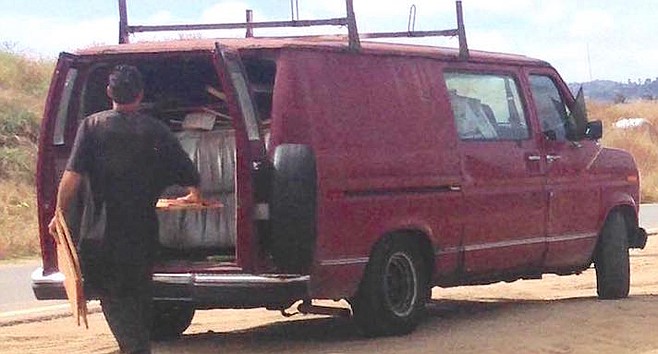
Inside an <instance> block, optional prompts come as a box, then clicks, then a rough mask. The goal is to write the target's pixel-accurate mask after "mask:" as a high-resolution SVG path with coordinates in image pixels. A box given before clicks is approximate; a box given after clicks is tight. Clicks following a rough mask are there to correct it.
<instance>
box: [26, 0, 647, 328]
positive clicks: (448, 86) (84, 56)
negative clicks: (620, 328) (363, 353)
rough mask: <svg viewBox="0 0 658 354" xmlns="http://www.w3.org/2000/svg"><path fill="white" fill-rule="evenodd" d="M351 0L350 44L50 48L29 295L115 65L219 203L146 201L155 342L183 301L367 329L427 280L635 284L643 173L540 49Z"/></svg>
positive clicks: (407, 324)
mask: <svg viewBox="0 0 658 354" xmlns="http://www.w3.org/2000/svg"><path fill="white" fill-rule="evenodd" d="M347 5H348V6H347V8H348V17H346V19H344V21H345V23H346V24H348V27H349V28H350V33H349V36H348V37H345V36H324V37H323V36H314V37H298V38H255V37H249V38H243V39H190V40H173V41H158V42H140V43H122V44H118V45H110V46H100V47H94V48H88V49H83V50H80V51H78V52H77V53H75V54H68V53H62V54H61V56H60V58H59V61H58V63H57V67H56V69H55V72H54V75H53V79H52V84H51V87H50V91H49V95H48V99H47V103H46V108H45V113H44V117H43V123H42V128H41V135H40V141H39V144H40V146H39V147H40V150H39V156H38V171H37V184H38V186H37V188H38V205H39V226H40V237H41V248H42V256H43V267H41V268H39V269H37V270H35V271H34V273H33V274H32V282H33V288H34V293H35V295H36V297H37V298H39V299H55V298H65V294H64V291H63V287H62V283H63V275H62V273H60V272H59V270H58V265H57V257H56V245H55V243H54V241H53V239H52V238H51V237H50V236H49V235H48V227H47V225H48V221H49V220H50V219H51V217H52V215H53V213H54V206H55V198H56V189H57V185H58V181H59V179H60V177H61V175H62V172H63V169H64V166H65V163H66V161H67V158H68V157H69V154H70V151H71V147H72V145H73V140H74V138H75V136H74V135H75V132H76V128H77V126H78V125H79V124H80V122H81V121H82V120H83V119H84V118H85V117H86V116H88V115H90V114H92V113H95V112H98V111H101V110H106V109H110V108H111V102H110V101H109V99H108V98H107V97H106V94H105V86H106V79H107V76H108V73H109V70H110V69H111V68H112V67H113V66H115V65H117V64H119V63H125V64H132V65H135V66H137V67H138V68H139V70H140V71H141V72H142V73H143V75H144V78H145V95H144V103H143V110H144V111H146V112H149V113H150V114H152V115H153V116H155V117H157V118H158V119H160V120H161V121H162V122H164V123H165V124H166V125H167V126H169V127H170V128H171V130H172V131H173V132H174V134H175V135H176V136H177V137H178V139H179V140H180V142H181V145H182V146H183V148H184V149H185V150H186V151H187V152H188V153H189V156H190V157H191V159H192V160H193V161H194V163H195V164H196V166H197V167H198V169H199V172H200V175H201V188H202V191H203V193H204V195H205V196H207V197H209V198H214V199H218V200H220V201H221V202H222V204H223V207H222V208H219V209H212V210H196V211H193V210H182V211H180V210H179V211H160V212H159V218H160V250H159V256H158V262H157V265H156V268H155V272H154V275H153V280H154V283H155V291H154V300H155V304H156V316H155V319H154V325H153V331H154V336H156V337H161V338H162V337H172V336H177V335H179V334H181V333H182V332H183V331H184V330H185V329H186V328H187V327H188V326H189V324H190V322H191V320H192V317H193V315H194V312H195V310H203V309H218V308H257V307H264V308H267V309H271V310H279V311H281V312H282V313H283V314H288V312H286V311H288V310H287V309H289V308H290V307H291V306H293V304H298V305H297V306H296V308H297V310H298V311H299V312H302V313H321V314H329V315H345V316H353V318H354V320H355V321H356V323H357V324H358V325H359V327H360V328H361V329H362V330H363V332H364V333H365V334H366V335H390V334H400V333H407V332H409V331H411V330H413V329H414V328H415V326H416V325H417V324H418V323H419V321H420V319H421V317H422V313H423V309H424V307H425V304H426V302H427V301H428V300H429V299H430V298H431V289H432V288H433V287H435V286H440V287H452V286H462V285H475V284H489V283H494V282H499V281H508V282H510V281H515V280H518V279H535V278H541V277H542V275H543V274H547V273H553V274H559V275H571V274H579V273H581V272H583V271H585V270H587V269H588V268H589V267H590V266H591V265H592V264H594V266H595V268H596V276H597V277H596V278H597V293H598V296H599V297H600V298H602V299H617V298H624V297H626V296H627V295H628V293H629V279H630V274H629V273H630V269H629V256H628V250H629V248H642V247H644V244H645V242H646V233H645V232H644V230H643V229H641V228H640V227H639V226H638V216H637V215H638V206H639V203H640V194H639V177H638V170H637V167H636V164H635V162H634V159H633V157H632V156H631V155H629V154H628V153H626V152H624V151H621V150H616V149H610V148H605V147H603V146H601V144H600V143H599V139H600V138H601V135H602V124H601V122H600V121H587V117H586V111H585V105H584V99H583V96H582V92H581V94H579V95H577V96H576V97H574V95H572V93H571V92H570V91H569V89H568V87H567V85H566V84H565V83H564V81H563V80H562V79H561V77H560V75H559V74H558V72H557V71H556V70H555V69H554V68H553V67H551V65H550V64H548V63H547V62H545V61H542V60H538V59H533V58H528V57H525V56H521V55H512V54H500V53H490V52H482V51H474V50H468V47H467V45H466V37H465V35H464V34H465V32H464V28H463V22H462V21H461V16H458V28H457V29H456V30H450V31H439V32H441V33H438V34H448V35H457V36H458V38H459V42H460V48H458V49H457V48H454V49H453V48H440V47H428V46H416V45H406V44H388V43H381V42H366V41H361V39H363V38H365V37H377V35H373V34H371V35H369V36H366V35H362V36H361V37H359V36H358V34H357V33H356V26H355V25H354V24H355V23H356V22H355V21H354V16H353V13H352V12H351V11H350V10H351V9H350V5H351V0H347ZM460 6H461V5H460V4H459V3H458V15H460V14H461V12H460V9H461V7H460ZM244 25H245V27H247V29H248V30H250V29H251V27H258V24H257V23H252V22H248V23H246V24H244ZM122 29H123V30H126V29H128V30H133V31H135V30H137V29H139V30H143V29H144V28H142V27H134V28H133V27H130V26H128V25H127V22H125V21H123V22H122ZM122 33H123V32H122ZM123 34H124V36H122V41H123V42H127V40H126V39H127V38H128V36H127V35H125V33H123ZM412 34H413V33H412ZM434 34H436V33H434ZM387 35H388V36H394V34H387ZM177 193H180V191H179V190H177V188H176V187H173V188H170V189H169V190H167V192H166V195H165V197H166V196H175V195H177ZM68 215H69V216H70V218H71V220H70V224H71V225H73V227H72V228H74V229H75V224H76V222H75V215H76V213H75V211H68ZM74 233H75V232H74ZM89 296H90V297H93V294H89ZM319 299H329V300H341V299H345V300H347V301H348V303H349V304H350V308H340V307H338V306H336V307H335V308H334V307H332V306H327V305H322V306H320V305H318V303H314V302H313V300H319ZM323 304H325V303H323Z"/></svg>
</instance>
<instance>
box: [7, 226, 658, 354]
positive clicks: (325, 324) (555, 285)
mask: <svg viewBox="0 0 658 354" xmlns="http://www.w3.org/2000/svg"><path fill="white" fill-rule="evenodd" d="M656 237H657V236H654V237H653V238H652V239H650V240H649V244H648V245H647V248H646V249H645V250H641V251H639V250H633V251H631V265H632V280H631V296H630V297H629V298H628V299H625V300H615V301H600V300H597V299H596V297H595V293H596V288H595V275H594V270H593V269H590V270H588V271H586V272H585V273H583V274H582V275H579V276H566V277H558V276H546V277H545V278H544V279H542V280H527V281H517V282H514V283H510V284H506V283H499V284H494V285H487V286H477V287H460V288H451V289H440V288H435V289H434V291H433V296H432V302H431V303H430V304H429V306H428V316H427V318H426V319H425V320H424V321H423V323H422V324H421V325H420V326H419V328H418V329H417V330H416V331H415V332H414V333H412V334H410V335H408V336H402V337H392V338H379V339H364V338H361V337H359V335H358V333H357V331H356V328H355V327H354V326H353V324H352V323H351V322H350V321H349V320H346V319H336V318H327V317H321V316H295V317H292V318H284V317H282V316H281V315H280V314H279V313H278V312H272V311H266V310H260V309H256V310H213V311H198V312H197V314H196V317H195V318H194V321H193V323H192V326H190V328H189V329H188V330H187V331H186V332H185V334H184V335H183V337H182V338H181V339H179V340H176V341H171V342H162V343H156V344H154V348H153V349H154V352H155V353H172V354H183V353H218V352H223V353H272V352H286V353H426V352H431V353H514V352H516V353H615V354H616V353H657V354H658V336H656V335H655V334H654V333H655V332H654V331H655V329H656V328H658V239H656ZM116 351H117V346H116V343H115V342H114V339H113V337H112V335H111V333H110V331H109V329H108V327H107V325H106V324H105V322H104V320H103V317H102V315H101V314H99V313H96V314H92V315H91V316H90V329H88V330H85V329H83V328H78V327H76V326H75V324H74V322H73V320H72V318H70V317H67V318H60V319H54V320H47V321H41V322H36V323H26V324H18V325H13V326H5V327H0V352H1V353H113V352H116Z"/></svg>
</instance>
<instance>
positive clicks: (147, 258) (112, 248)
mask: <svg viewBox="0 0 658 354" xmlns="http://www.w3.org/2000/svg"><path fill="white" fill-rule="evenodd" d="M66 169H67V170H69V171H73V172H77V173H79V174H81V175H84V176H85V177H87V178H88V180H89V183H90V187H91V192H92V195H93V201H94V204H95V205H96V210H101V209H104V214H105V215H106V218H105V220H104V222H105V225H104V228H103V230H104V232H103V235H91V238H102V239H103V240H104V247H103V248H104V251H105V252H107V253H108V254H105V255H104V256H106V257H108V260H110V261H112V262H116V263H122V264H135V265H137V264H149V263H150V262H151V261H152V257H153V253H154V250H155V248H156V245H157V237H158V220H157V215H156V213H155V204H156V202H157V200H158V198H159V196H160V194H161V193H162V191H163V190H164V189H165V188H166V187H167V186H170V185H173V184H179V185H182V186H196V185H198V183H199V174H198V172H197V170H196V168H195V167H194V165H193V163H192V162H191V161H190V159H189V158H188V156H187V154H186V153H185V151H184V150H183V149H182V148H181V146H180V144H179V142H178V140H176V138H175V137H174V136H173V134H172V133H171V131H170V130H169V129H168V128H167V127H166V126H165V125H164V124H163V123H162V122H160V121H158V120H156V119H154V118H152V117H150V116H148V115H145V114H141V113H136V112H135V113H120V112H117V111H114V110H110V111H103V112H99V113H96V114H93V115H91V116H89V117H87V118H86V119H85V120H84V121H83V122H82V124H81V125H80V127H79V128H78V133H77V136H76V138H75V143H74V146H73V150H72V152H71V156H70V158H69V161H68V164H67V166H66ZM96 217H97V218H98V217H100V214H99V213H97V215H96ZM94 222H103V220H95V221H94ZM82 237H83V238H84V237H88V236H86V235H82Z"/></svg>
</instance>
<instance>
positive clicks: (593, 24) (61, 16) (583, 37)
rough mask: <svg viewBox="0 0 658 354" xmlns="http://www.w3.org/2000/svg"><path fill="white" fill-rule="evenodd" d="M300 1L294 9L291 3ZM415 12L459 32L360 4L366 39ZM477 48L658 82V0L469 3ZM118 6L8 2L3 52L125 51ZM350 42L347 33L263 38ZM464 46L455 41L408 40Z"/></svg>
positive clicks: (441, 14)
mask: <svg viewBox="0 0 658 354" xmlns="http://www.w3.org/2000/svg"><path fill="white" fill-rule="evenodd" d="M292 1H295V0H292ZM296 1H298V8H299V14H298V18H299V19H300V20H305V19H320V18H335V17H344V16H345V1H344V0H296ZM127 3H128V18H129V24H131V25H153V24H191V23H195V24H196V23H228V22H244V18H245V10H246V9H252V10H254V20H255V21H275V20H290V19H291V16H292V14H291V0H127ZM411 5H415V6H416V19H415V29H416V30H436V29H448V28H455V27H456V18H455V2H454V1H453V0H354V7H355V13H356V18H357V25H358V28H359V31H360V32H383V31H386V32H389V31H406V30H407V27H408V18H409V12H410V11H409V9H410V6H411ZM463 8H464V21H465V27H466V37H467V39H468V44H469V48H470V49H478V50H486V51H494V52H505V53H515V54H522V55H527V56H530V57H534V58H539V59H543V60H545V61H548V62H549V63H551V64H553V66H554V67H556V68H557V69H558V71H559V72H560V73H561V75H562V77H563V78H564V79H565V80H566V81H567V82H585V81H590V80H613V81H619V82H627V81H628V80H629V79H630V80H632V81H633V82H637V81H642V82H644V79H646V78H650V79H657V78H658V43H657V41H656V35H658V23H657V21H656V20H655V17H656V14H658V1H656V0H632V1H630V0H627V1H620V0H463ZM118 22H119V15H118V1H117V0H0V47H1V48H4V49H10V50H12V51H16V52H20V53H24V54H26V55H30V56H36V57H43V58H55V57H57V55H58V53H60V52H62V51H68V52H72V51H75V50H76V49H80V48H86V47H89V46H93V45H101V44H115V43H117V42H118ZM309 33H346V29H341V28H314V29H308V28H305V29H301V30H300V29H272V30H268V29H256V30H255V35H256V36H268V35H270V36H271V35H282V34H297V35H299V34H309ZM184 36H187V37H240V36H244V31H243V30H239V31H224V32H217V31H207V32H194V33H189V32H188V33H187V34H184V35H181V34H177V33H171V32H168V33H158V34H153V33H142V34H136V35H133V36H132V37H131V41H145V40H161V39H163V38H167V39H176V38H180V37H184ZM405 41H406V42H410V43H417V44H423V45H438V46H452V47H456V46H457V45H458V43H457V40H456V39H454V38H423V39H406V40H405Z"/></svg>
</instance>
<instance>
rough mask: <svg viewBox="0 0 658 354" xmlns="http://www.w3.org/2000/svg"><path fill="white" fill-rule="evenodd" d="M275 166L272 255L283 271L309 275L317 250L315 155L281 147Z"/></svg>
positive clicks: (290, 146)
mask: <svg viewBox="0 0 658 354" xmlns="http://www.w3.org/2000/svg"><path fill="white" fill-rule="evenodd" d="M273 165H274V166H273V167H274V168H273V171H272V194H271V200H270V222H271V224H270V225H271V233H270V240H269V242H268V245H269V251H270V254H271V255H272V259H273V261H274V264H275V265H276V266H277V268H278V269H279V270H280V271H282V272H287V273H307V272H308V271H309V269H310V266H311V263H312V260H313V252H314V250H315V235H316V195H317V192H316V189H317V173H316V163H315V154H313V151H312V150H311V148H310V147H308V146H306V145H298V144H283V145H279V146H277V148H276V150H275V152H274V163H273Z"/></svg>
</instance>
